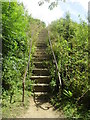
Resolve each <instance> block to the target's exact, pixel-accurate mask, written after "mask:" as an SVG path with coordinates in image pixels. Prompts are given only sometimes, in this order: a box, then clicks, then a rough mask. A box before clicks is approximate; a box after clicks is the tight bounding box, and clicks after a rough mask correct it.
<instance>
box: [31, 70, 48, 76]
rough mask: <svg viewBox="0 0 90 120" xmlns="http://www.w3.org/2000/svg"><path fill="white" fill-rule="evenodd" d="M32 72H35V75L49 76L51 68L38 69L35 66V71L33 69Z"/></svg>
mask: <svg viewBox="0 0 90 120" xmlns="http://www.w3.org/2000/svg"><path fill="white" fill-rule="evenodd" d="M32 73H33V74H34V75H37V76H43V75H44V76H47V75H49V70H48V69H46V68H45V69H37V68H35V69H33V71H32Z"/></svg>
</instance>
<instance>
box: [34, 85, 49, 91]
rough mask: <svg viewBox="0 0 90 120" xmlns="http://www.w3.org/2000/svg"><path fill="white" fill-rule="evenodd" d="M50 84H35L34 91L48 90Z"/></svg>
mask: <svg viewBox="0 0 90 120" xmlns="http://www.w3.org/2000/svg"><path fill="white" fill-rule="evenodd" d="M49 90H50V88H49V86H34V92H48V91H49Z"/></svg>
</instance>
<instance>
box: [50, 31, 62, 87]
mask: <svg viewBox="0 0 90 120" xmlns="http://www.w3.org/2000/svg"><path fill="white" fill-rule="evenodd" d="M48 37H49V43H50V47H51V51H52V54H53V58H54V61H55V65H56V69H57V72H58V78H59V83H60V86H61V88H62V81H61V77H60V72H59V69H58V64H57V60H56V56H55V54H54V51H53V48H52V43H51V40H50V35H49V31H48Z"/></svg>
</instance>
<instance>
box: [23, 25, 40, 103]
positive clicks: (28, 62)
mask: <svg viewBox="0 0 90 120" xmlns="http://www.w3.org/2000/svg"><path fill="white" fill-rule="evenodd" d="M40 25H41V23H40V24H39V25H38V26H37V27H36V28H35V30H37V28H38V27H39V26H40ZM33 34H34V33H33V32H32V34H31V43H30V50H29V58H28V64H27V67H26V71H25V74H24V78H23V82H22V86H23V95H22V102H23V103H24V92H25V79H26V75H27V72H28V69H29V63H30V55H31V49H32V36H33Z"/></svg>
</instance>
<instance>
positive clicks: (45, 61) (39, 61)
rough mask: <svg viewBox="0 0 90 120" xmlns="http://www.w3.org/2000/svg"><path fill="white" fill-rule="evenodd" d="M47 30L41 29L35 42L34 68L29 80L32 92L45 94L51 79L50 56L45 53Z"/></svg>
mask: <svg viewBox="0 0 90 120" xmlns="http://www.w3.org/2000/svg"><path fill="white" fill-rule="evenodd" d="M46 36H47V31H46V30H45V29H43V30H42V31H41V32H40V33H39V35H38V40H37V43H36V51H35V54H34V55H33V64H34V68H33V71H32V76H31V80H33V81H34V84H33V88H34V93H38V94H39V93H40V94H45V93H47V92H49V90H50V88H49V83H50V81H51V77H50V73H49V67H48V66H49V60H50V56H49V55H48V54H47V52H46V49H47V40H46V38H47V37H46Z"/></svg>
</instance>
